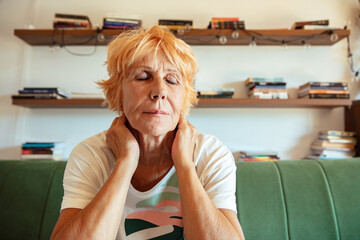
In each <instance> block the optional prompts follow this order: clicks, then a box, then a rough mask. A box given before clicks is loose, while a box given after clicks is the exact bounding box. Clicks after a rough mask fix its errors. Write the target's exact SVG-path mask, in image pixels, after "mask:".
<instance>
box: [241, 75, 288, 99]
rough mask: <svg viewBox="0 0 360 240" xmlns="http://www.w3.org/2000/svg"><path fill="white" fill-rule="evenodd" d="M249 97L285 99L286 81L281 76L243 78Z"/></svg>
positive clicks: (286, 95) (286, 96)
mask: <svg viewBox="0 0 360 240" xmlns="http://www.w3.org/2000/svg"><path fill="white" fill-rule="evenodd" d="M245 85H246V86H247V87H248V96H249V97H250V98H260V99H287V98H288V93H287V90H286V82H284V80H283V78H248V79H246V80H245Z"/></svg>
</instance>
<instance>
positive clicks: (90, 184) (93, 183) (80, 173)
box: [61, 142, 110, 210]
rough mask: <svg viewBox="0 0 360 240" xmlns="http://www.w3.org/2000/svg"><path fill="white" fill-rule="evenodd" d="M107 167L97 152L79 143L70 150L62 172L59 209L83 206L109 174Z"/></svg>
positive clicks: (80, 207)
mask: <svg viewBox="0 0 360 240" xmlns="http://www.w3.org/2000/svg"><path fill="white" fill-rule="evenodd" d="M109 171H110V170H109V167H108V166H106V165H104V164H103V162H102V161H99V153H98V152H96V149H92V148H91V147H90V146H89V145H88V144H86V143H84V142H82V143H79V144H78V145H77V146H76V147H75V148H74V149H73V151H72V152H71V154H70V156H69V159H68V163H67V165H66V169H65V173H64V181H63V185H64V197H63V201H62V205H61V210H63V209H65V208H78V209H83V208H85V207H86V206H87V205H88V204H89V203H90V202H91V201H92V199H93V198H94V197H95V196H96V194H97V193H98V191H99V189H100V188H101V187H102V185H103V184H104V182H105V180H106V178H107V177H108V175H109Z"/></svg>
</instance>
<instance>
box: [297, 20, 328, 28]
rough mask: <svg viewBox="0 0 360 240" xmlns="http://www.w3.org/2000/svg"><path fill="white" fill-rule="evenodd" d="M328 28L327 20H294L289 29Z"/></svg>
mask: <svg viewBox="0 0 360 240" xmlns="http://www.w3.org/2000/svg"><path fill="white" fill-rule="evenodd" d="M328 28H329V20H314V21H302V22H295V23H294V24H293V25H292V26H291V29H294V30H295V29H296V30H299V29H304V30H313V29H328Z"/></svg>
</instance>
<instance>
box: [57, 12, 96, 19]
mask: <svg viewBox="0 0 360 240" xmlns="http://www.w3.org/2000/svg"><path fill="white" fill-rule="evenodd" d="M55 18H74V19H85V20H88V19H89V17H88V16H85V15H75V14H64V13H55Z"/></svg>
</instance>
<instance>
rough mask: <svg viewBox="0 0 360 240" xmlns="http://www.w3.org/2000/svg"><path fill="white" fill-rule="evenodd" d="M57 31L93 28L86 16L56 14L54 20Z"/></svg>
mask: <svg viewBox="0 0 360 240" xmlns="http://www.w3.org/2000/svg"><path fill="white" fill-rule="evenodd" d="M53 27H54V28H55V29H62V28H63V29H64V28H87V29H89V28H91V21H90V19H89V17H88V16H86V15H77V14H64V13H55V17H54V19H53Z"/></svg>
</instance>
